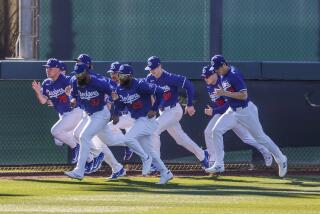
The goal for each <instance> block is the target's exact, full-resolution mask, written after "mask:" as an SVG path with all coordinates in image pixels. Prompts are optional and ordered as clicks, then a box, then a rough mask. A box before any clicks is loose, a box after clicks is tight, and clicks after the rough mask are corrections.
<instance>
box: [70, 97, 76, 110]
mask: <svg viewBox="0 0 320 214" xmlns="http://www.w3.org/2000/svg"><path fill="white" fill-rule="evenodd" d="M76 105H77V99H76V98H72V99H71V100H70V106H71V107H72V108H74V107H76Z"/></svg>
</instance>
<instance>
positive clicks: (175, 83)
mask: <svg viewBox="0 0 320 214" xmlns="http://www.w3.org/2000/svg"><path fill="white" fill-rule="evenodd" d="M145 70H148V71H150V74H149V75H148V76H147V78H146V79H147V81H148V82H149V83H154V84H156V85H158V86H159V87H161V88H162V89H163V90H164V94H163V99H162V102H161V104H160V108H159V112H160V116H159V117H158V118H157V121H158V123H159V126H158V128H157V130H156V132H155V134H154V135H153V143H154V145H155V149H156V152H157V153H158V154H159V155H160V145H161V143H160V134H161V133H162V132H163V131H165V130H167V131H168V133H169V134H170V135H171V136H172V137H173V139H174V140H175V141H176V142H177V144H179V145H180V146H183V147H184V148H186V149H187V150H189V151H190V152H192V153H193V154H194V155H195V156H196V157H197V158H198V159H199V160H200V161H201V164H202V166H203V168H208V167H209V155H208V152H207V151H205V150H202V149H201V148H200V147H199V146H198V145H197V144H196V143H195V142H193V140H191V139H190V137H189V136H188V135H187V134H186V133H185V132H184V131H183V130H182V127H181V125H180V123H179V121H180V120H181V118H182V115H183V110H182V108H181V106H180V104H179V103H178V88H183V89H185V90H186V93H187V96H188V103H187V106H186V108H185V114H186V113H188V114H189V115H190V116H193V115H194V114H195V109H194V107H193V104H192V100H193V95H194V86H193V85H192V83H191V82H190V81H189V80H188V79H187V78H186V77H185V76H180V75H176V74H172V73H169V72H167V71H165V70H163V69H162V65H161V62H160V59H159V58H158V57H156V56H152V57H150V58H149V59H148V66H147V67H146V68H145Z"/></svg>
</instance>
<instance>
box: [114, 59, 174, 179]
mask: <svg viewBox="0 0 320 214" xmlns="http://www.w3.org/2000/svg"><path fill="white" fill-rule="evenodd" d="M132 72H133V70H132V68H131V66H129V65H122V66H121V67H120V74H124V75H131V74H132ZM116 92H117V94H118V96H119V99H117V100H115V107H116V108H115V114H118V115H119V114H120V111H121V110H123V109H125V108H126V107H127V109H128V111H129V112H130V114H131V117H132V118H133V119H134V124H133V126H132V128H131V129H130V130H129V131H128V132H127V133H126V134H125V141H126V142H136V143H138V142H139V143H140V144H141V146H142V147H143V149H144V150H145V152H146V153H147V154H148V155H149V156H151V157H152V158H151V161H150V162H149V164H150V165H149V168H148V170H147V171H144V172H143V174H145V175H146V174H148V173H149V172H150V166H151V162H152V160H153V162H154V163H155V165H156V166H157V169H158V170H159V171H160V175H161V177H160V182H159V183H158V184H164V183H166V182H168V180H170V179H172V177H173V175H172V173H171V172H170V171H169V170H168V169H167V167H166V166H165V165H164V163H163V161H162V160H161V159H160V156H159V154H158V153H157V152H155V151H154V148H153V145H152V138H151V136H152V134H153V133H154V132H155V130H156V129H157V126H158V123H157V121H156V119H155V117H153V118H149V117H148V116H147V114H148V112H149V111H150V110H153V111H157V110H158V106H159V104H160V101H161V98H162V95H163V90H162V89H161V88H159V87H157V86H156V85H154V84H149V83H147V82H146V81H144V80H137V79H135V78H132V79H131V83H130V85H129V86H121V85H119V86H118V88H117V91H116ZM151 96H154V97H155V102H154V103H153V105H152V104H151Z"/></svg>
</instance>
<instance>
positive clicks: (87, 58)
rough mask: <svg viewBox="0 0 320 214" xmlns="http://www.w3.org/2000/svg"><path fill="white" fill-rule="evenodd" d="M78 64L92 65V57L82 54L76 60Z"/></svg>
mask: <svg viewBox="0 0 320 214" xmlns="http://www.w3.org/2000/svg"><path fill="white" fill-rule="evenodd" d="M74 60H75V61H77V62H82V63H84V64H86V65H87V66H90V65H91V57H90V56H89V55H88V54H80V55H79V56H78V58H77V59H74Z"/></svg>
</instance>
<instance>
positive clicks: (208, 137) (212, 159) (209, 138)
mask: <svg viewBox="0 0 320 214" xmlns="http://www.w3.org/2000/svg"><path fill="white" fill-rule="evenodd" d="M220 116H221V114H216V115H214V116H213V117H212V118H211V120H210V121H209V123H208V125H207V127H206V128H205V130H204V139H205V141H206V146H207V149H208V152H209V165H210V167H211V166H212V165H213V164H214V162H215V152H214V145H213V138H212V130H213V127H214V125H215V124H216V122H217V120H218V119H219V118H220Z"/></svg>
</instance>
